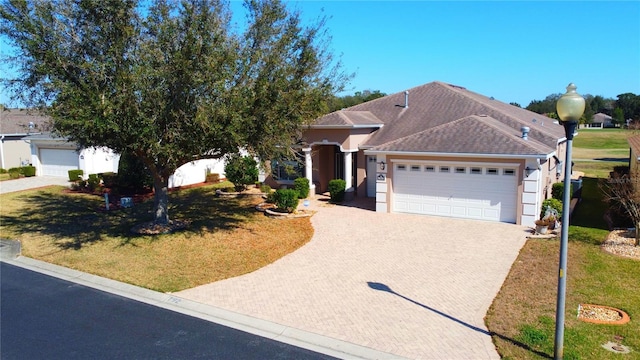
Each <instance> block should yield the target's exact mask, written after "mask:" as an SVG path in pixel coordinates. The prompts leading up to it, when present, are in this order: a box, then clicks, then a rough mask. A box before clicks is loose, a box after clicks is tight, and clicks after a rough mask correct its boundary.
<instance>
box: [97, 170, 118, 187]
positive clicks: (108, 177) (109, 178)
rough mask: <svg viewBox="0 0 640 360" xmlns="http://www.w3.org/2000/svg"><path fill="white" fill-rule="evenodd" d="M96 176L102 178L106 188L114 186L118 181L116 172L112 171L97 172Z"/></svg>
mask: <svg viewBox="0 0 640 360" xmlns="http://www.w3.org/2000/svg"><path fill="white" fill-rule="evenodd" d="M98 177H99V178H101V179H102V183H103V184H104V186H106V187H108V188H112V187H114V186H116V183H117V181H118V174H116V173H113V172H106V173H102V174H98Z"/></svg>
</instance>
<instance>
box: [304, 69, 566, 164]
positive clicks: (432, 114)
mask: <svg viewBox="0 0 640 360" xmlns="http://www.w3.org/2000/svg"><path fill="white" fill-rule="evenodd" d="M408 92H409V96H408V107H405V106H404V105H405V93H404V91H403V92H399V93H396V94H392V95H388V96H385V97H382V98H378V99H375V100H372V101H369V102H366V103H362V104H358V105H355V106H352V107H350V108H347V109H344V110H341V111H340V112H341V113H343V114H344V115H345V116H347V117H348V116H349V113H350V112H356V111H357V112H362V111H368V112H370V113H371V114H372V115H373V116H375V118H377V119H379V120H380V121H381V122H382V123H384V127H382V128H381V129H379V130H377V131H376V132H374V133H373V134H372V135H371V136H370V137H369V138H368V139H367V140H366V141H365V142H364V143H363V144H362V145H363V146H368V147H374V148H377V149H382V147H381V146H382V145H385V147H384V149H387V150H389V151H394V150H397V151H401V150H398V149H402V148H405V147H404V146H405V145H403V142H402V141H397V140H399V139H403V138H407V137H410V136H412V135H414V134H419V133H422V132H424V131H426V130H429V129H434V128H436V127H440V126H442V125H444V124H449V123H451V122H455V121H457V120H460V119H463V118H467V117H469V116H474V115H475V116H486V117H489V118H492V119H493V120H495V121H492V123H493V125H492V126H493V127H494V128H497V129H500V131H499V132H496V131H497V130H495V129H494V130H492V131H489V130H485V129H482V128H484V127H486V126H487V121H488V120H487V121H480V122H477V121H479V120H478V119H475V120H473V121H465V122H461V123H459V124H457V125H455V126H451V127H443V128H441V129H440V130H437V131H434V132H432V133H428V132H427V133H425V134H423V135H421V136H423V139H422V140H423V141H422V142H421V143H415V144H412V147H411V148H412V149H413V150H411V151H431V150H429V149H432V148H433V146H434V144H436V143H438V144H442V145H444V142H443V141H440V139H441V138H442V139H448V140H447V141H449V142H450V143H454V144H455V143H463V144H466V146H464V149H463V146H461V145H453V144H452V145H449V146H448V148H451V149H454V150H458V151H456V152H459V151H462V152H469V153H478V152H483V149H484V150H491V149H496V150H492V151H494V152H495V151H500V152H502V151H507V150H510V151H525V152H526V151H538V152H537V153H539V154H540V153H545V154H549V153H551V152H553V151H555V150H556V146H557V143H558V141H559V139H563V138H564V137H565V135H564V128H563V127H562V126H561V125H559V124H558V123H557V122H555V121H554V120H553V119H551V118H548V117H546V116H543V115H540V114H537V113H534V112H531V111H528V110H526V109H521V108H519V107H516V106H513V105H509V104H505V103H503V102H500V101H498V100H494V99H492V98H489V97H486V96H483V95H480V94H477V93H474V92H472V91H469V90H467V89H465V88H463V87H460V86H455V85H450V84H445V83H442V82H431V83H428V84H425V85H422V86H418V87H415V88H412V89H409V90H408ZM335 116H336V115H335V113H332V114H328V115H326V116H325V117H322V118H320V119H318V121H317V122H316V123H317V124H322V123H324V122H325V121H327V122H328V121H329V119H330V118H335ZM474 121H476V122H474ZM461 124H464V125H461ZM470 125H474V126H477V127H478V128H470V127H469V126H470ZM523 126H527V127H529V128H530V129H531V130H530V132H529V139H530V140H529V146H530V144H531V142H536V144H537V145H536V146H535V150H531V149H529V150H525V149H524V148H523V149H520V150H516V149H515V148H514V146H515V145H514V144H511V145H506V144H501V143H499V142H501V141H504V140H505V138H503V137H504V134H507V133H509V132H511V133H513V134H519V133H520V132H521V128H522V127H523ZM468 133H473V134H475V135H474V136H475V137H476V138H474V139H467V140H465V141H462V137H463V136H467V135H468ZM426 134H430V136H429V137H428V138H427V137H426ZM498 134H503V135H501V136H500V137H499V138H500V140H498V139H496V138H495V136H497V135H498ZM515 147H516V148H517V147H518V146H515ZM498 149H500V150H498ZM407 151H408V150H407Z"/></svg>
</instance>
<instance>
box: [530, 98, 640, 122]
mask: <svg viewBox="0 0 640 360" xmlns="http://www.w3.org/2000/svg"><path fill="white" fill-rule="evenodd" d="M560 96H562V94H551V95H549V96H547V97H546V98H545V99H544V100H532V101H531V102H530V103H529V105H527V107H526V109H527V110H530V111H533V112H536V113H538V114H544V115H547V116H549V117H552V118H555V119H557V118H558V117H557V114H556V103H557V102H558V99H559V98H560ZM583 97H584V99H585V109H584V114H583V115H582V118H580V123H587V124H588V123H591V122H592V121H593V115H595V114H597V113H603V114H607V115H609V116H612V121H613V122H614V123H617V124H623V123H624V121H625V120H626V119H632V120H635V121H637V120H640V95H635V94H633V93H624V94H620V95H618V96H617V98H618V99H617V100H616V99H607V98H604V97H603V96H601V95H596V96H594V95H591V94H586V95H583Z"/></svg>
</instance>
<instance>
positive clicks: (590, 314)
mask: <svg viewBox="0 0 640 360" xmlns="http://www.w3.org/2000/svg"><path fill="white" fill-rule="evenodd" d="M578 320H581V321H584V322H590V323H595V324H609V325H622V324H626V323H628V322H629V320H630V319H629V315H628V314H627V313H626V312H624V311H622V310H620V309H616V308H612V307H609V306H603V305H593V304H580V305H579V306H578Z"/></svg>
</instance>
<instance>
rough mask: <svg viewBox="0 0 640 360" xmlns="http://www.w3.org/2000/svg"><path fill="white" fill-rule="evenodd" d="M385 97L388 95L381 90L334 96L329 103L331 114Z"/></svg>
mask: <svg viewBox="0 0 640 360" xmlns="http://www.w3.org/2000/svg"><path fill="white" fill-rule="evenodd" d="M384 96H387V94H385V93H383V92H380V90H363V91H356V92H355V94H353V95H345V96H334V97H333V98H332V99H331V100H329V103H328V106H329V112H334V111H337V110H341V109H346V108H348V107H351V106H354V105H358V104H362V103H364V102H367V101H371V100H374V99H377V98H381V97H384Z"/></svg>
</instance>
